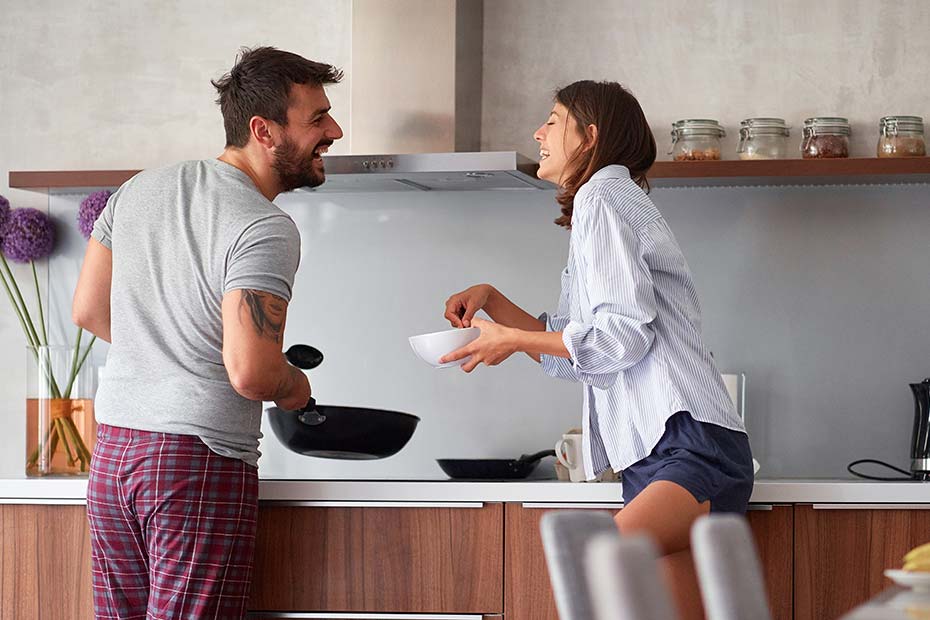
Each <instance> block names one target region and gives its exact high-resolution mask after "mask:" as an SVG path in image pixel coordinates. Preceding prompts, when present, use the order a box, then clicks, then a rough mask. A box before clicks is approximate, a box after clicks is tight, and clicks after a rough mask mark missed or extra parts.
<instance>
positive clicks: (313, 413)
mask: <svg viewBox="0 0 930 620" xmlns="http://www.w3.org/2000/svg"><path fill="white" fill-rule="evenodd" d="M298 413H299V415H298V416H297V419H298V420H300V421H301V422H303V423H304V424H306V425H307V426H319V425H320V424H322V423H323V422H325V421H326V416H325V415H323V414H322V413H320V412H318V411H317V410H316V399H315V398H313V397H312V396H311V397H310V400H308V401H307V404H306V405H304V406H303V407H302V408H301V409H300V410H299V411H298Z"/></svg>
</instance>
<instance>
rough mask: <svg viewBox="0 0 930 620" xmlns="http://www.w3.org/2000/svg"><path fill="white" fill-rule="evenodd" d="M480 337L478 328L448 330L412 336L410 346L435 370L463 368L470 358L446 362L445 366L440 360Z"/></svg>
mask: <svg viewBox="0 0 930 620" xmlns="http://www.w3.org/2000/svg"><path fill="white" fill-rule="evenodd" d="M480 335H481V330H480V329H478V328H477V327H465V328H463V329H448V330H446V331H443V332H433V333H432V334H420V335H419V336H410V346H411V347H412V348H413V352H414V353H416V354H417V357H419V358H420V359H421V360H423V361H424V362H426V363H427V364H429V365H430V366H432V367H433V368H450V367H452V366H461V365H462V364H464V363H465V362H466V361H468V358H467V357H466V358H464V359H460V360H458V361H456V362H446V363H445V364H440V363H439V358H441V357H442V356H443V355H446V354H447V353H452V352H453V351H456V350H458V349H461V348H462V347H464V346H465V345H466V344H468V343H469V342H471V341H472V340H474V339H476V338H477V337H478V336H480Z"/></svg>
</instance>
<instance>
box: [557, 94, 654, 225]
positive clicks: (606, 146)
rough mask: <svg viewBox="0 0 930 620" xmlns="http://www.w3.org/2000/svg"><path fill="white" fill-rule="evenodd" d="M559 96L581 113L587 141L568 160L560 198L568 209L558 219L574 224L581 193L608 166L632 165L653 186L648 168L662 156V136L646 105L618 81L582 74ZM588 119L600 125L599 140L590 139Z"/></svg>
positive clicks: (639, 179)
mask: <svg viewBox="0 0 930 620" xmlns="http://www.w3.org/2000/svg"><path fill="white" fill-rule="evenodd" d="M555 100H556V101H557V102H558V103H561V104H562V105H564V106H565V107H566V108H567V109H568V115H569V116H570V117H571V118H573V119H575V123H576V124H577V127H578V131H579V133H580V136H581V139H582V146H581V147H579V148H578V149H577V150H576V151H575V152H574V153H573V154H572V155H571V156H570V157H569V159H568V162H567V163H566V165H565V173H564V174H565V175H566V176H565V178H564V179H563V181H562V183H561V184H560V185H561V186H562V188H561V190H560V191H559V195H558V197H557V198H556V200H557V201H558V203H559V205H561V207H562V215H561V217H559V218H558V219H556V220H555V223H556V224H558V225H559V226H564V227H565V228H571V227H572V210H573V205H574V202H575V194H576V193H577V192H578V189H579V188H580V187H581V186H582V185H584V184H585V183H587V182H588V180H589V179H590V178H591V176H592V175H593V174H594V173H595V172H597V171H598V170H600V169H601V168H603V167H604V166H609V165H610V164H620V165H622V166H626V167H627V168H628V169H629V171H630V178H632V179H633V180H634V181H635V182H636V183H637V185H639V186H640V187H642V188H643V189H644V190H645V191H647V192H648V191H649V182H648V181H647V180H646V172H647V171H648V170H649V168H650V167H652V164H653V163H654V162H655V160H656V140H655V138H654V137H653V135H652V130H651V129H649V123H647V122H646V115H645V114H643V109H642V108H641V107H640V105H639V102H638V101H637V100H636V97H634V96H633V95H632V94H631V93H630V91H628V90H627V89H625V88H624V87H623V86H621V85H620V84H618V83H617V82H594V81H591V80H582V81H580V82H575V83H573V84H569V85H568V86H566V87H564V88H560V89H559V90H557V91H556V93H555ZM588 125H594V126H595V127H597V140H596V141H595V142H594V144H593V145H588V144H587V137H586V134H585V128H586V127H587V126H588ZM566 130H567V129H566ZM588 147H590V148H588Z"/></svg>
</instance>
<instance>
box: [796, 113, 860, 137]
mask: <svg viewBox="0 0 930 620" xmlns="http://www.w3.org/2000/svg"><path fill="white" fill-rule="evenodd" d="M804 133H805V135H815V134H834V135H841V136H848V135H849V134H850V133H851V129H850V127H849V119H848V118H843V117H842V116H814V117H812V118H805V119H804Z"/></svg>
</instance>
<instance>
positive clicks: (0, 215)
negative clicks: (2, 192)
mask: <svg viewBox="0 0 930 620" xmlns="http://www.w3.org/2000/svg"><path fill="white" fill-rule="evenodd" d="M9 219H10V201H9V200H7V199H6V198H4V197H3V196H0V241H2V240H3V230H4V229H5V228H6V223H7V221H8V220H9Z"/></svg>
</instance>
